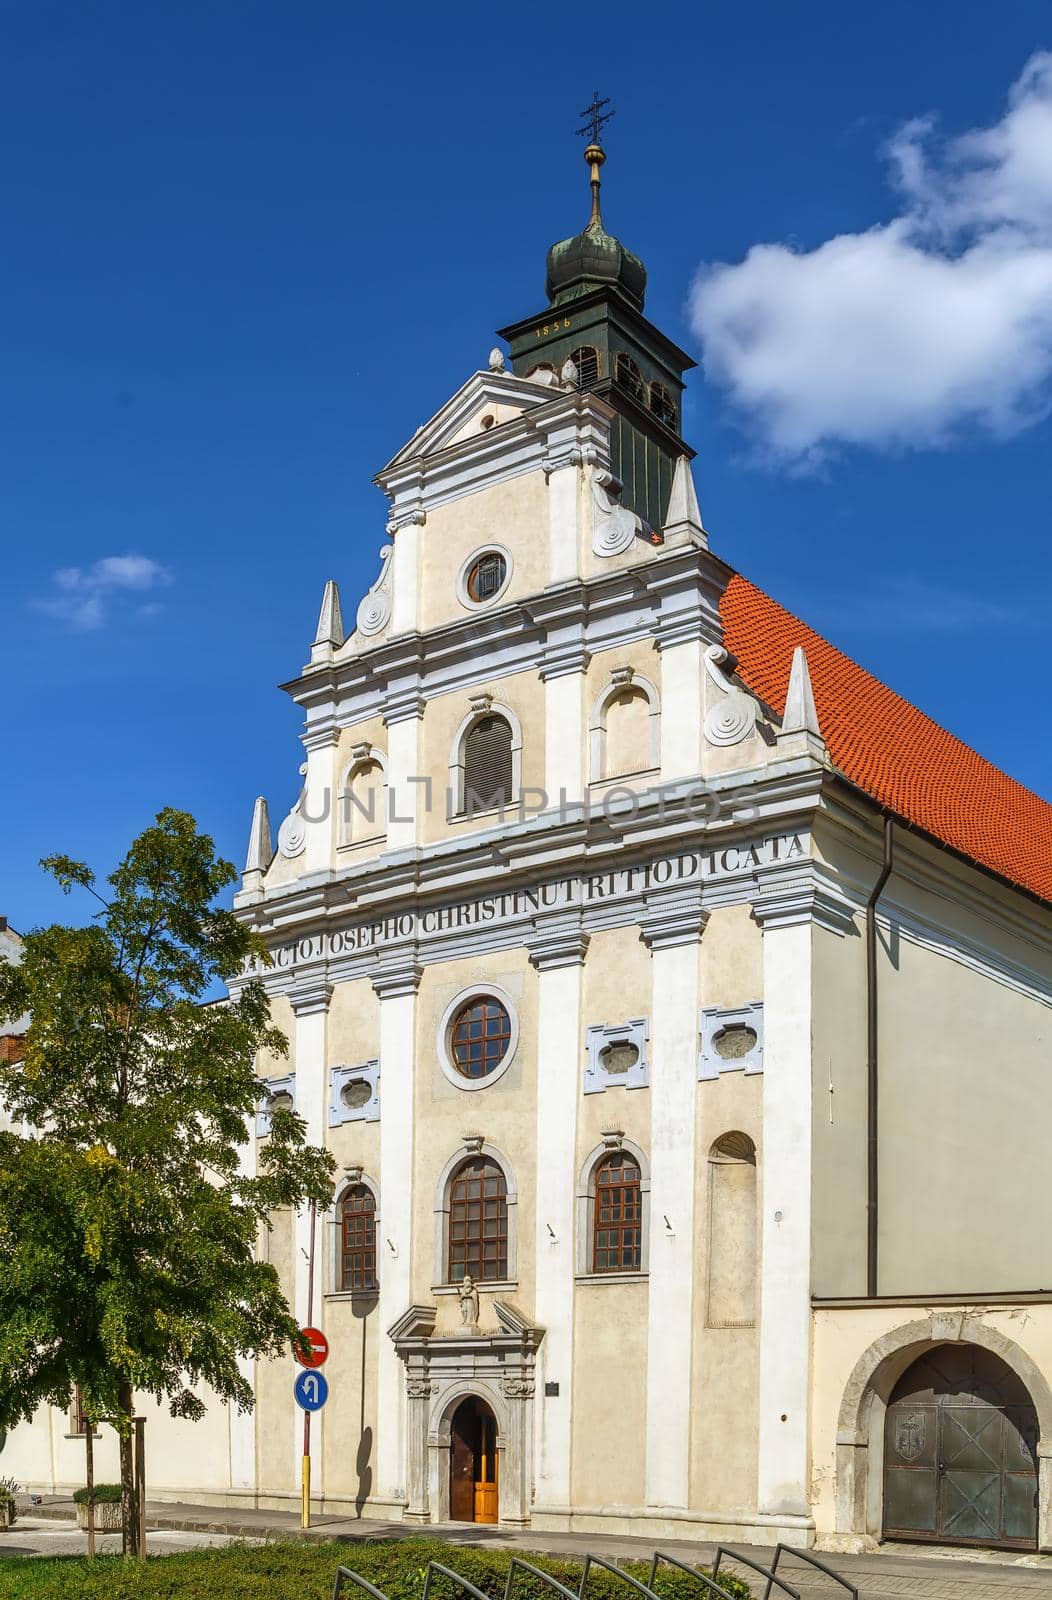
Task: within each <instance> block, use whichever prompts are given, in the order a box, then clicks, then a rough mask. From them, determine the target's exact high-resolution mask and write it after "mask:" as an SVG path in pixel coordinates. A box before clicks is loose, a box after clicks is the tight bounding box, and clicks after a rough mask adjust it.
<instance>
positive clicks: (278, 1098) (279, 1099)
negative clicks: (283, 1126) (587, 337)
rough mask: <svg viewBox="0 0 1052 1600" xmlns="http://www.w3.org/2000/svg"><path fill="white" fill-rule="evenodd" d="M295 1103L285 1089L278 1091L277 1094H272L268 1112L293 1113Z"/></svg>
mask: <svg viewBox="0 0 1052 1600" xmlns="http://www.w3.org/2000/svg"><path fill="white" fill-rule="evenodd" d="M295 1108H296V1102H295V1100H294V1099H293V1098H292V1096H291V1095H290V1094H289V1091H288V1090H287V1089H279V1090H278V1092H277V1094H272V1095H271V1096H270V1099H269V1102H268V1109H269V1110H270V1111H294V1110H295Z"/></svg>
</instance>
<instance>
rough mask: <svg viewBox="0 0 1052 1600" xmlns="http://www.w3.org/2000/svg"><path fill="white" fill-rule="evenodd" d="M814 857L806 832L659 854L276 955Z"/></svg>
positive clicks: (377, 940)
mask: <svg viewBox="0 0 1052 1600" xmlns="http://www.w3.org/2000/svg"><path fill="white" fill-rule="evenodd" d="M806 853H807V852H806V849H805V844H804V840H803V839H802V838H801V836H800V834H798V833H779V834H769V835H768V836H767V837H766V838H764V839H759V840H756V841H754V842H748V843H742V844H732V845H727V846H724V847H723V848H722V849H713V850H684V851H681V852H679V853H678V854H675V855H664V856H657V857H656V858H655V859H654V860H653V861H648V862H645V863H644V864H642V865H640V866H634V867H615V868H613V869H612V870H608V871H605V872H585V873H574V874H572V875H570V876H568V877H562V878H553V879H551V880H550V881H548V882H546V883H541V884H537V885H536V886H535V887H534V888H531V889H509V890H507V891H506V892H505V893H499V894H485V895H478V896H475V897H473V898H472V899H470V900H460V901H455V902H454V903H453V904H452V905H445V906H433V907H429V908H428V909H427V910H426V911H406V912H403V913H401V915H399V916H389V917H380V918H377V919H376V920H375V921H370V922H358V923H354V924H352V925H351V926H349V927H345V928H334V929H328V928H327V929H325V930H324V931H323V932H321V933H314V934H310V935H308V936H307V937H305V938H302V939H295V940H292V941H290V942H289V943H287V944H282V945H277V946H276V947H275V948H274V950H273V951H272V952H271V954H272V957H273V961H274V966H275V967H277V968H283V969H286V970H287V969H288V968H290V967H296V966H298V965H300V963H304V962H308V961H322V960H326V959H328V958H330V957H337V956H342V955H353V954H356V953H358V952H360V951H366V950H380V949H382V948H383V947H384V946H385V945H389V944H397V943H403V942H405V941H408V940H411V939H414V938H415V939H421V940H426V939H428V938H429V937H430V938H434V937H436V936H439V935H442V934H446V933H452V932H456V931H457V929H461V928H463V929H471V928H480V927H485V926H487V925H493V926H499V925H500V924H501V923H505V922H512V921H514V920H515V919H516V918H519V917H523V916H530V915H534V914H536V913H537V912H545V911H563V910H570V909H573V908H575V907H576V908H578V909H580V910H582V911H584V910H588V909H589V908H591V907H593V906H597V905H606V904H610V903H612V902H616V901H618V900H624V899H628V898H630V897H631V896H632V895H637V894H645V893H648V892H649V891H652V890H654V889H675V888H679V887H685V886H687V885H689V884H693V883H705V882H710V881H713V880H716V879H720V878H729V877H735V876H738V875H739V874H741V873H743V872H749V871H751V870H752V869H754V868H756V867H762V866H768V865H772V864H773V863H775V862H778V861H792V860H795V859H797V858H798V857H800V856H804V855H806Z"/></svg>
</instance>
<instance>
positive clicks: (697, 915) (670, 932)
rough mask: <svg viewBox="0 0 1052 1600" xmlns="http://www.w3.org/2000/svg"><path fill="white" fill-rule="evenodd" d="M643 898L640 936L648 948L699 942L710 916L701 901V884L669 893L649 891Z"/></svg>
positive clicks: (666, 947) (665, 948) (653, 949)
mask: <svg viewBox="0 0 1052 1600" xmlns="http://www.w3.org/2000/svg"><path fill="white" fill-rule="evenodd" d="M643 899H644V910H643V914H642V916H641V917H640V920H639V937H640V938H641V939H642V941H643V943H644V944H645V945H646V947H647V949H648V950H649V951H651V952H653V951H655V950H672V949H674V948H675V947H676V946H677V945H684V944H697V943H698V940H699V939H700V938H701V936H702V934H703V933H704V932H705V924H706V923H707V922H708V920H709V913H708V912H707V911H706V910H705V909H704V908H703V906H702V903H701V900H702V890H701V888H700V886H698V887H692V888H690V889H684V890H680V891H678V892H676V893H672V894H660V893H657V894H648V895H644V897H643Z"/></svg>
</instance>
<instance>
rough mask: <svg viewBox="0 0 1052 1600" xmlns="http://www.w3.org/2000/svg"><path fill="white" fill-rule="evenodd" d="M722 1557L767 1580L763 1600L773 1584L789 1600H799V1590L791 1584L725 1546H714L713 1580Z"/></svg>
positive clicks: (770, 1570) (768, 1568)
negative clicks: (787, 1596) (738, 1563)
mask: <svg viewBox="0 0 1052 1600" xmlns="http://www.w3.org/2000/svg"><path fill="white" fill-rule="evenodd" d="M724 1556H726V1557H727V1559H728V1561H737V1562H740V1564H741V1565H742V1566H743V1567H748V1568H749V1569H750V1570H751V1571H752V1572H758V1573H759V1575H760V1577H761V1578H766V1579H767V1587H766V1589H765V1590H764V1592H763V1593H764V1600H767V1597H768V1595H769V1594H770V1592H771V1585H772V1584H775V1585H776V1586H777V1587H778V1588H779V1589H780V1590H781V1592H782V1593H783V1594H787V1595H789V1597H790V1600H800V1591H799V1589H794V1588H793V1586H792V1584H791V1583H786V1581H785V1579H784V1578H779V1576H778V1574H777V1573H776V1572H774V1571H773V1569H772V1568H771V1567H761V1565H760V1563H759V1562H758V1561H753V1560H752V1559H751V1557H749V1556H743V1555H740V1554H739V1553H738V1551H737V1550H731V1549H730V1548H729V1547H728V1546H727V1545H725V1544H718V1545H717V1546H716V1559H715V1560H714V1561H713V1563H712V1576H713V1577H714V1578H716V1577H718V1576H719V1571H720V1562H721V1561H722V1560H723V1557H724Z"/></svg>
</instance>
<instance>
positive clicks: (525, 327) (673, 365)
mask: <svg viewBox="0 0 1052 1600" xmlns="http://www.w3.org/2000/svg"><path fill="white" fill-rule="evenodd" d="M608 104H609V101H607V100H600V99H599V96H598V94H597V95H595V96H594V98H593V101H592V104H591V105H590V106H589V107H587V109H586V110H585V111H584V112H583V113H582V115H583V116H584V117H585V118H586V121H585V125H584V126H583V127H582V128H579V129H578V130H577V131H578V133H580V134H582V135H584V136H585V137H586V138H588V141H589V142H588V145H587V147H586V149H585V152H584V159H585V161H586V163H587V164H588V167H589V172H590V183H591V191H592V214H591V217H590V218H589V221H588V224H587V226H586V227H585V228H584V229H583V230H582V232H580V233H578V234H575V235H574V236H573V237H572V238H570V239H561V240H560V241H559V242H558V243H557V244H553V245H552V247H551V249H550V250H549V251H548V271H547V279H546V284H545V289H546V292H547V296H548V306H547V309H546V310H544V311H542V312H541V313H539V315H537V316H533V317H527V318H525V319H524V320H523V321H521V322H516V323H513V324H512V325H511V326H510V327H507V328H501V329H500V330H499V333H500V337H501V338H502V339H506V340H507V341H508V343H509V344H510V346H511V361H512V367H513V369H514V371H515V372H516V374H517V375H519V376H520V377H533V378H540V379H542V381H543V380H548V381H551V382H553V383H554V382H556V381H557V380H558V379H559V376H560V374H561V372H562V369H563V366H564V363H565V362H567V361H572V362H573V365H574V368H575V369H576V380H575V381H576V382H577V384H578V386H579V387H580V388H582V389H590V390H593V391H594V392H595V393H596V394H600V395H602V397H603V399H604V400H606V401H607V403H608V404H609V405H611V406H612V407H613V408H614V411H615V412H616V417H615V420H614V423H613V425H612V430H611V440H610V448H611V464H612V466H613V470H614V472H615V473H616V474H617V476H618V477H619V478H620V479H621V481H622V483H623V484H624V493H623V495H622V502H621V503H622V504H623V505H624V506H626V507H627V508H628V509H629V510H630V511H634V512H636V514H637V515H638V516H640V517H642V518H643V520H644V521H645V522H647V523H649V524H650V526H651V527H652V528H656V529H660V528H662V527H663V526H664V523H665V521H666V519H667V515H668V506H669V498H670V496H671V493H672V476H673V472H674V470H675V465H676V462H677V460H678V459H679V457H680V456H684V455H685V456H687V457H691V456H693V455H694V451H693V450H692V449H691V448H690V446H689V445H687V444H685V443H684V442H683V439H682V436H681V427H682V420H681V419H682V399H683V374H684V373H685V372H687V371H688V370H689V369H690V368H691V367H693V366H695V365H696V363H695V362H694V361H692V360H691V358H690V356H688V355H687V354H686V352H685V351H683V350H681V349H680V348H679V347H678V345H675V344H673V342H672V340H671V339H668V338H666V337H665V335H664V334H663V333H662V332H661V330H660V329H659V328H656V327H655V326H654V324H653V323H652V322H649V321H648V320H647V318H646V317H645V316H644V315H643V304H644V298H645V294H646V284H647V273H646V268H645V267H644V265H643V263H642V261H641V260H640V259H639V257H638V256H637V255H634V254H633V253H632V251H631V250H628V249H626V247H625V246H624V245H623V244H622V243H621V241H620V239H616V238H614V236H613V234H610V233H608V232H607V231H606V228H605V226H604V224H603V214H602V207H601V202H600V188H601V178H600V171H601V168H602V166H603V164H604V162H605V161H606V152H605V151H604V150H603V148H602V146H601V145H600V143H599V135H600V132H601V129H602V126H603V124H604V123H605V122H607V121H609V119H610V117H612V116H613V112H612V111H608V112H606V113H605V114H604V113H603V111H602V108H603V106H605V105H608Z"/></svg>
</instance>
